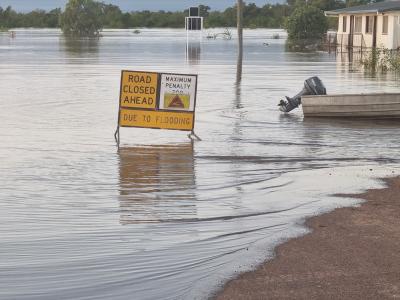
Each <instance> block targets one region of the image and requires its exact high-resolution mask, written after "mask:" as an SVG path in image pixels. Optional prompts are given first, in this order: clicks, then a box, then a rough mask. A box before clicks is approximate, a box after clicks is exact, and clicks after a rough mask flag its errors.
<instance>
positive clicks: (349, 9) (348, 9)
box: [325, 0, 400, 16]
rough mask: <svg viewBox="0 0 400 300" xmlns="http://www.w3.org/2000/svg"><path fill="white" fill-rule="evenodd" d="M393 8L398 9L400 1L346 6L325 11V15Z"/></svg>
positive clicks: (375, 12)
mask: <svg viewBox="0 0 400 300" xmlns="http://www.w3.org/2000/svg"><path fill="white" fill-rule="evenodd" d="M394 10H399V11H400V1H398V0H397V1H384V2H377V3H371V4H367V5H359V6H353V7H346V8H341V9H336V10H331V11H326V12H325V15H326V16H335V15H339V14H368V13H372V14H377V13H383V12H387V11H394Z"/></svg>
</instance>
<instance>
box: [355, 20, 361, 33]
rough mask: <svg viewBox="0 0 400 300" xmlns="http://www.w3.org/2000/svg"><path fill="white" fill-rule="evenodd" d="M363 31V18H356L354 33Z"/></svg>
mask: <svg viewBox="0 0 400 300" xmlns="http://www.w3.org/2000/svg"><path fill="white" fill-rule="evenodd" d="M361 30H362V17H355V20H354V33H361Z"/></svg>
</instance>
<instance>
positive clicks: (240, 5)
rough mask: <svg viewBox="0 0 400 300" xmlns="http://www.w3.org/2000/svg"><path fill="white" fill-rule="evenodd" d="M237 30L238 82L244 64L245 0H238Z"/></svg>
mask: <svg viewBox="0 0 400 300" xmlns="http://www.w3.org/2000/svg"><path fill="white" fill-rule="evenodd" d="M237 31H238V40H239V45H238V46H239V48H238V61H237V71H236V83H240V81H241V80H242V65H243V0H237Z"/></svg>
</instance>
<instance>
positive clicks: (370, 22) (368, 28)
mask: <svg viewBox="0 0 400 300" xmlns="http://www.w3.org/2000/svg"><path fill="white" fill-rule="evenodd" d="M365 18H366V19H365V33H372V31H373V30H374V18H373V17H372V16H366V17H365Z"/></svg>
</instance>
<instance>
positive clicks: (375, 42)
mask: <svg viewBox="0 0 400 300" xmlns="http://www.w3.org/2000/svg"><path fill="white" fill-rule="evenodd" d="M325 15H326V16H329V17H331V16H332V17H338V31H337V44H338V45H339V46H342V47H347V48H354V47H361V48H363V47H365V48H387V49H399V48H400V1H398V0H397V1H385V2H378V3H371V4H367V5H361V6H353V7H347V8H342V9H337V10H332V11H326V12H325Z"/></svg>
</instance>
